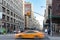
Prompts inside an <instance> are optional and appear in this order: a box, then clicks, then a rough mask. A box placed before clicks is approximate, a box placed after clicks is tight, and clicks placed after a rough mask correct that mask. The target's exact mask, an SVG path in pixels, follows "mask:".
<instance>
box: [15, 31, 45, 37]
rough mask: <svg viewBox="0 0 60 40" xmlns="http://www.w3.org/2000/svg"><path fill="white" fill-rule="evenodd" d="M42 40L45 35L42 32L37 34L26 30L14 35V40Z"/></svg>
mask: <svg viewBox="0 0 60 40" xmlns="http://www.w3.org/2000/svg"><path fill="white" fill-rule="evenodd" d="M36 37H38V38H44V37H45V35H44V33H43V32H39V31H36V30H27V31H25V32H22V33H18V34H15V38H36Z"/></svg>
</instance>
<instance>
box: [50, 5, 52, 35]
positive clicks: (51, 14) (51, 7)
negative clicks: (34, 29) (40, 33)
mask: <svg viewBox="0 0 60 40" xmlns="http://www.w3.org/2000/svg"><path fill="white" fill-rule="evenodd" d="M49 10H50V31H51V32H50V35H51V36H52V7H51V6H49Z"/></svg>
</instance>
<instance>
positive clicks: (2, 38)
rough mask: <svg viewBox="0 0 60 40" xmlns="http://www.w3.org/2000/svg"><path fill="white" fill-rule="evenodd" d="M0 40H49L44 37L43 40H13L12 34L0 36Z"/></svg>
mask: <svg viewBox="0 0 60 40" xmlns="http://www.w3.org/2000/svg"><path fill="white" fill-rule="evenodd" d="M0 40H49V38H48V37H47V36H46V37H45V38H44V39H15V38H14V34H7V35H0Z"/></svg>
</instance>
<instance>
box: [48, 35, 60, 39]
mask: <svg viewBox="0 0 60 40" xmlns="http://www.w3.org/2000/svg"><path fill="white" fill-rule="evenodd" d="M48 38H49V39H50V40H60V37H57V36H49V35H48Z"/></svg>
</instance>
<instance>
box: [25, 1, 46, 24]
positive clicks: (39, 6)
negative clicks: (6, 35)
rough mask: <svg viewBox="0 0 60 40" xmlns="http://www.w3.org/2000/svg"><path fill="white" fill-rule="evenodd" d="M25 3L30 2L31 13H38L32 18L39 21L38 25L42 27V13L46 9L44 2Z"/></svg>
mask: <svg viewBox="0 0 60 40" xmlns="http://www.w3.org/2000/svg"><path fill="white" fill-rule="evenodd" d="M25 1H26V2H30V3H32V5H33V11H34V12H37V13H39V14H40V15H38V14H35V13H34V16H35V17H36V19H37V20H38V21H39V23H40V25H43V20H44V13H45V8H46V0H25Z"/></svg>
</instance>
